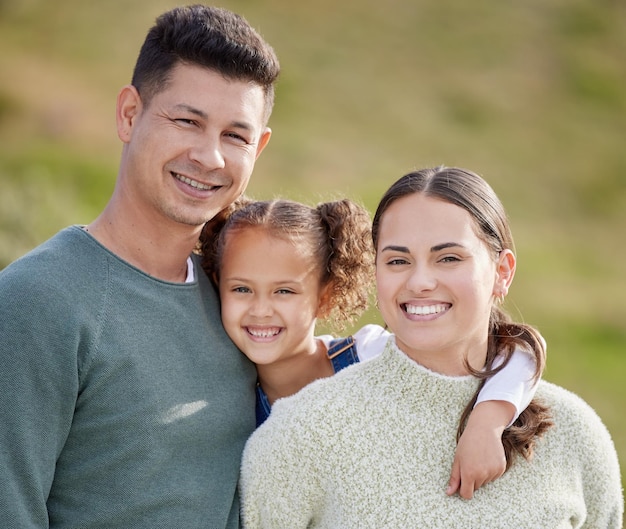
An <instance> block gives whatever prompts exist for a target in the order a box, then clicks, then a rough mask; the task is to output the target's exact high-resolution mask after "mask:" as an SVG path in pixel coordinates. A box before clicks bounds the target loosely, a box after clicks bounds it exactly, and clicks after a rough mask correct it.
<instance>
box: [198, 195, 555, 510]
mask: <svg viewBox="0 0 626 529" xmlns="http://www.w3.org/2000/svg"><path fill="white" fill-rule="evenodd" d="M202 242H203V248H202V252H203V255H204V259H203V266H204V268H205V270H206V271H207V272H208V274H209V276H210V277H213V278H214V280H215V281H216V283H217V285H218V286H219V293H220V299H221V305H222V321H223V324H224V327H225V329H226V331H227V333H228V334H229V335H230V337H231V339H232V340H233V341H234V342H235V344H236V345H237V346H238V347H239V349H241V350H242V351H243V352H244V354H245V355H246V356H247V357H248V358H249V359H250V360H252V361H253V362H254V363H255V364H256V366H257V371H258V385H257V422H258V424H261V423H262V422H263V421H264V420H265V419H266V418H267V416H268V415H269V412H270V408H271V405H272V404H273V403H274V402H275V401H276V400H278V399H279V398H282V397H287V396H290V395H293V394H294V393H296V392H298V391H299V390H300V389H302V388H303V387H304V386H306V385H308V384H309V383H311V382H313V381H314V380H317V379H320V378H325V377H329V376H331V375H333V374H334V373H336V372H337V371H339V370H341V369H342V368H344V367H346V366H348V365H350V364H354V363H356V362H359V361H363V360H368V359H371V358H374V357H376V356H378V355H379V354H380V353H381V352H382V350H383V348H384V345H385V343H386V341H387V338H388V337H389V333H388V332H387V331H386V330H384V329H383V328H381V327H379V326H377V325H367V326H365V327H364V328H363V329H361V330H360V331H358V332H357V333H356V334H355V335H354V337H348V338H343V339H337V340H333V339H332V337H330V336H320V337H315V335H314V330H315V324H316V321H317V318H324V319H326V320H328V321H330V322H331V323H332V324H334V327H335V328H338V327H341V326H343V325H345V324H346V323H347V322H350V321H351V320H352V319H353V318H354V317H356V316H358V315H360V314H361V313H362V312H363V310H365V308H366V307H367V302H368V297H369V292H370V285H371V281H372V278H373V275H374V274H373V272H374V268H373V265H374V254H373V247H372V243H371V222H370V217H369V215H368V214H367V212H366V211H365V210H364V209H363V208H361V207H360V206H358V205H357V204H355V203H353V202H351V201H349V200H340V201H336V202H327V203H322V204H319V205H318V206H317V207H315V208H311V207H309V206H306V205H304V204H300V203H297V202H292V201H286V200H274V201H270V202H253V201H248V200H242V201H240V202H239V203H237V204H235V205H234V206H233V207H232V208H230V210H229V211H225V212H224V213H223V214H222V215H221V216H220V217H218V218H216V219H215V220H213V221H210V222H209V223H208V224H207V225H206V227H205V229H204V231H203V236H202ZM536 367H537V369H536ZM542 367H543V361H539V362H538V363H537V365H535V362H533V360H532V358H531V357H530V355H528V354H527V353H525V352H523V351H521V350H520V351H518V352H516V353H515V354H514V355H513V357H512V359H510V361H509V362H508V364H507V366H506V367H505V368H504V369H503V370H502V371H501V372H500V373H499V374H497V375H495V376H494V377H493V378H490V379H489V380H488V382H487V385H486V387H485V388H484V390H483V391H482V392H481V393H480V395H479V398H478V402H479V405H477V406H476V408H475V410H474V412H473V413H472V414H471V416H470V419H469V422H468V426H467V428H466V432H465V433H464V435H462V436H461V438H460V441H459V447H458V450H457V457H456V459H455V461H454V462H453V466H452V472H451V475H450V479H449V480H448V488H447V493H448V494H453V493H455V492H456V491H457V490H458V491H459V493H460V494H461V496H462V497H464V498H471V497H472V495H473V493H474V491H475V490H476V489H478V488H479V487H480V486H482V485H483V484H484V483H487V482H488V481H491V480H493V479H496V478H497V477H499V476H500V475H501V474H502V473H503V472H504V470H505V467H506V459H505V457H504V451H503V446H502V442H501V435H502V432H503V430H504V428H505V427H506V426H507V425H508V424H510V423H511V422H512V421H513V420H514V419H515V418H516V417H517V415H518V414H519V413H520V412H521V411H522V410H523V409H524V408H525V407H526V406H527V405H528V402H530V400H531V398H532V394H533V392H534V386H533V384H534V381H535V380H536V378H537V377H538V376H539V375H540V372H541V368H542Z"/></svg>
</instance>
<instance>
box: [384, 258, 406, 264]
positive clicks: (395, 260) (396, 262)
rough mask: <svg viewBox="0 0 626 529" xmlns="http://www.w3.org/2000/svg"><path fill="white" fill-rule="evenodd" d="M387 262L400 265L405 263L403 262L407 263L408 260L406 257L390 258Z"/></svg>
mask: <svg viewBox="0 0 626 529" xmlns="http://www.w3.org/2000/svg"><path fill="white" fill-rule="evenodd" d="M387 264H388V265H390V266H398V265H403V264H407V260H406V259H401V258H398V259H390V260H389V261H387Z"/></svg>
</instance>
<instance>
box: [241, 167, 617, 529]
mask: <svg viewBox="0 0 626 529" xmlns="http://www.w3.org/2000/svg"><path fill="white" fill-rule="evenodd" d="M372 231H373V241H374V246H375V250H376V280H377V291H378V304H379V308H380V311H381V314H382V316H383V318H384V320H385V322H386V324H387V325H388V326H389V328H390V330H391V331H392V333H393V335H392V337H391V338H390V339H389V340H388V342H387V345H386V347H385V350H384V352H383V354H382V355H381V356H379V357H378V358H376V359H373V360H371V361H369V362H367V363H364V364H360V365H357V366H353V367H350V368H347V369H345V370H343V371H342V372H341V373H338V374H337V375H336V376H334V377H331V378H328V379H324V380H322V381H318V382H314V383H313V384H311V385H310V386H308V387H307V388H305V389H304V390H302V391H301V392H300V393H298V394H297V395H295V396H294V397H291V398H289V399H284V400H281V401H278V402H277V403H276V404H275V405H274V408H273V409H272V414H271V415H270V418H269V419H268V421H267V422H266V423H265V424H264V425H263V426H261V427H260V428H259V429H258V430H257V431H256V432H255V433H254V434H253V436H252V437H251V438H250V440H249V441H248V444H247V447H246V450H245V452H244V459H243V465H242V479H241V490H242V494H243V497H242V500H243V511H242V512H243V521H244V524H245V527H247V528H255V527H264V528H274V527H275V528H279V527H281V528H284V527H289V528H293V529H298V528H300V527H302V528H309V527H313V528H333V529H337V528H339V527H349V528H353V527H366V528H372V529H373V528H377V529H379V528H383V527H390V528H391V527H393V528H397V527H429V528H432V527H459V528H460V527H463V528H466V527H489V528H494V527H507V528H509V527H542V528H549V527H588V528H591V527H593V528H600V527H602V528H604V527H607V528H608V527H611V528H613V527H615V528H617V527H621V524H622V515H623V496H622V490H621V482H620V473H619V466H618V462H617V455H616V452H615V448H614V446H613V443H612V441H611V438H610V436H609V434H608V432H607V430H606V428H605V427H604V426H603V424H602V422H601V421H600V419H599V418H598V416H597V415H596V414H595V412H594V411H593V410H592V409H591V408H590V407H589V406H588V405H587V404H585V403H584V402H583V401H582V400H581V399H580V398H578V397H577V396H575V395H573V394H571V393H569V392H567V391H566V390H564V389H562V388H559V387H557V386H554V385H552V384H549V383H547V382H543V381H542V382H540V383H539V388H538V390H537V393H536V398H535V400H534V401H533V402H532V403H531V405H530V406H529V407H528V408H527V409H526V410H525V411H524V412H523V413H522V414H521V415H520V417H519V418H518V419H517V421H516V422H515V423H514V425H513V426H512V427H511V428H509V429H508V430H506V431H505V433H504V435H503V442H504V444H505V447H506V452H507V461H508V470H507V472H506V473H505V474H504V475H503V476H502V477H501V478H500V479H499V480H496V481H494V482H492V483H489V484H487V485H485V486H484V487H483V488H481V489H480V490H479V491H478V492H477V493H476V494H475V496H474V499H473V500H472V501H471V502H467V501H464V500H462V499H461V498H459V497H458V496H446V495H445V492H444V487H443V485H442V484H443V483H445V481H446V472H447V469H449V466H450V464H451V462H452V459H453V457H454V450H455V445H456V439H457V436H458V435H459V434H460V433H462V431H463V427H464V424H465V420H466V417H467V413H468V411H469V410H471V407H472V405H473V401H474V399H475V398H476V395H477V394H478V392H479V390H480V387H481V384H482V383H483V381H484V379H485V378H486V377H487V376H489V375H490V374H493V371H494V370H495V369H499V368H501V367H502V364H501V363H499V362H494V360H495V359H496V358H501V357H504V358H505V361H504V363H506V362H507V359H508V358H509V357H510V355H511V353H512V351H513V350H514V349H515V347H516V346H522V347H524V348H526V349H527V350H528V351H529V352H531V353H532V354H533V355H534V356H535V358H536V359H537V370H538V371H537V372H538V373H539V372H540V369H541V368H542V367H543V358H544V356H543V355H544V347H543V343H542V340H541V338H540V336H539V334H538V333H537V331H535V330H534V329H533V328H532V327H529V326H526V325H523V324H516V323H512V322H510V320H509V319H508V317H507V316H506V315H505V313H504V312H503V311H502V310H501V309H500V308H499V303H500V301H501V300H502V299H503V298H504V296H506V294H507V293H508V289H509V287H510V285H511V282H512V280H513V276H514V274H515V267H516V260H515V255H514V253H513V241H512V237H511V234H510V230H509V227H508V222H507V219H506V215H505V212H504V210H503V207H502V205H501V203H500V201H499V200H498V198H497V197H496V195H495V193H494V192H493V190H492V189H491V188H490V187H489V185H488V184H487V183H486V182H485V181H484V180H483V179H482V178H480V177H479V176H477V175H476V174H474V173H472V172H470V171H466V170H463V169H457V168H444V167H441V168H436V169H426V170H422V171H418V172H415V173H411V174H408V175H406V176H404V177H403V178H401V179H400V180H399V181H397V182H396V183H395V184H393V185H392V186H391V188H390V189H389V190H388V191H387V193H386V194H385V196H384V197H383V199H382V201H381V203H380V204H379V207H378V210H377V212H376V214H375V217H374V222H373V230H372ZM496 364H497V365H496ZM552 425H554V427H552Z"/></svg>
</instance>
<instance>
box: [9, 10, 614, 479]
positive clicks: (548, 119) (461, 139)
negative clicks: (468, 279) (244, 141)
mask: <svg viewBox="0 0 626 529" xmlns="http://www.w3.org/2000/svg"><path fill="white" fill-rule="evenodd" d="M174 5H176V2H172V1H164V0H109V1H107V2H96V1H95V0H91V1H85V0H56V1H54V2H53V1H52V0H21V1H20V2H13V1H11V0H0V268H2V267H4V266H6V265H7V264H8V263H9V262H10V261H11V260H13V259H14V258H16V257H18V256H20V255H22V254H23V253H24V252H26V251H27V250H29V249H30V248H32V247H33V246H34V245H36V244H38V243H40V242H42V241H43V240H45V239H46V238H48V237H49V236H51V235H52V234H54V233H55V232H56V231H57V230H59V229H60V228H62V227H64V226H66V225H68V224H74V223H87V222H89V221H90V220H91V219H93V218H94V217H95V215H96V214H97V213H98V212H99V210H100V209H101V208H102V207H103V205H104V203H105V202H106V200H107V199H108V198H109V195H110V192H111V190H112V188H113V183H114V179H115V175H116V170H117V162H118V157H119V152H120V143H119V141H118V139H117V137H116V132H115V119H114V111H115V98H116V95H117V92H118V89H119V88H120V87H121V86H122V85H123V84H126V83H127V82H129V80H130V75H131V70H132V67H133V64H134V61H135V59H136V55H137V52H138V50H139V47H140V45H141V42H142V41H143V38H144V36H145V33H146V31H147V29H148V27H149V26H151V25H152V23H153V21H154V19H155V17H156V16H157V15H158V14H159V13H161V12H162V11H163V10H165V9H167V8H169V7H172V6H174ZM218 5H221V6H223V7H226V8H229V9H232V10H234V11H236V12H238V13H240V14H242V15H244V16H245V17H246V18H248V20H249V21H250V22H251V23H252V25H253V26H255V27H256V28H257V29H259V30H260V32H261V33H262V34H263V35H264V36H265V37H266V38H267V40H268V41H269V42H270V43H272V45H273V46H274V48H275V49H276V51H277V53H278V55H279V58H280V60H281V64H282V74H281V79H280V81H279V84H278V88H277V103H276V107H275V110H274V114H273V116H272V118H271V121H270V125H271V127H272V128H273V131H274V135H273V137H272V141H271V142H270V145H269V148H268V149H267V150H266V151H265V152H264V154H263V156H262V157H261V158H260V159H259V162H258V164H257V168H256V171H255V174H254V177H253V180H252V183H251V185H250V187H249V194H251V195H253V196H255V197H257V198H270V197H273V196H276V195H281V196H286V197H289V198H292V199H296V200H303V201H306V202H310V203H312V202H317V201H319V200H326V199H332V198H336V197H340V196H344V195H348V196H350V197H352V198H354V199H357V200H359V201H361V202H363V203H364V204H365V205H366V206H367V207H368V209H370V211H373V210H374V208H375V206H376V203H377V199H378V198H379V197H380V196H381V195H382V193H383V192H384V191H385V189H386V188H387V187H388V186H389V184H391V182H393V181H394V180H396V179H397V178H398V177H400V176H401V175H402V174H404V173H406V172H408V171H409V170H412V169H414V168H421V167H425V166H431V165H437V164H446V165H460V166H464V167H468V168H471V169H473V170H475V171H477V172H479V173H481V174H482V175H483V176H485V178H486V179H487V180H488V181H489V182H490V183H491V184H492V186H493V187H494V188H495V190H496V192H498V194H499V195H500V197H501V199H502V200H503V202H504V204H505V206H506V207H507V209H508V211H509V215H510V217H511V222H512V226H513V231H514V235H515V237H516V245H517V253H518V259H519V262H518V272H517V276H516V280H515V282H514V284H513V288H512V291H511V294H510V295H509V297H508V299H507V307H508V309H510V311H511V312H512V313H513V315H514V316H515V317H516V318H520V319H523V320H525V321H526V322H528V323H532V324H534V325H536V326H538V327H539V329H540V330H541V332H542V333H543V334H544V336H545V337H546V339H547V341H548V367H547V369H546V372H545V378H546V379H548V380H550V381H553V382H556V383H558V384H561V385H563V386H565V387H567V388H569V389H571V390H572V391H574V392H576V393H578V394H580V395H581V396H582V397H583V398H584V399H586V400H587V401H588V402H589V403H590V404H591V405H592V406H593V407H594V408H595V409H596V410H597V411H598V413H599V414H600V416H601V417H602V418H603V420H604V421H605V423H606V425H607V426H608V428H609V430H610V431H611V433H612V435H613V438H614V440H615V443H616V445H617V448H618V452H619V454H620V459H621V462H622V463H623V462H624V461H625V460H626V420H625V418H624V411H623V407H624V403H625V402H626V376H625V375H626V351H625V349H626V280H625V264H624V263H625V262H626V245H625V244H624V243H625V242H626V237H625V232H626V147H625V144H626V4H625V3H624V2H619V1H609V0H593V1H592V0H589V1H582V0H541V1H539V0H526V1H524V2H501V1H495V0H494V1H488V0H473V1H472V2H467V1H466V0H441V1H439V0H386V1H385V2H380V1H374V0H359V1H357V0H344V1H342V2H336V1H332V2H331V1H329V0H317V1H316V2H307V3H297V2H292V1H287V0H267V1H263V0H256V1H253V0H227V1H223V2H221V3H219V4H218ZM366 321H378V319H377V316H376V314H375V313H374V312H373V311H371V312H370V313H368V314H366V315H365V316H364V317H363V318H362V320H361V323H363V322H366ZM622 468H623V466H622ZM622 475H623V476H624V474H622Z"/></svg>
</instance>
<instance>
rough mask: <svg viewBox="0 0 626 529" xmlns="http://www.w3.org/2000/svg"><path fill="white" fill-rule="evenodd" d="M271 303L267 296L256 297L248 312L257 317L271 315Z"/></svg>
mask: <svg viewBox="0 0 626 529" xmlns="http://www.w3.org/2000/svg"><path fill="white" fill-rule="evenodd" d="M272 312H273V311H272V304H271V303H270V301H269V300H268V299H267V298H257V299H255V300H254V303H253V304H252V306H251V307H250V314H251V315H252V316H255V317H257V318H265V317H267V316H271V315H272Z"/></svg>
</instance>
